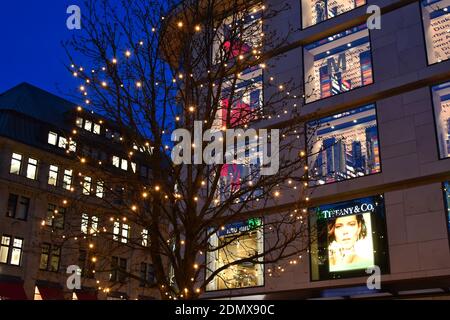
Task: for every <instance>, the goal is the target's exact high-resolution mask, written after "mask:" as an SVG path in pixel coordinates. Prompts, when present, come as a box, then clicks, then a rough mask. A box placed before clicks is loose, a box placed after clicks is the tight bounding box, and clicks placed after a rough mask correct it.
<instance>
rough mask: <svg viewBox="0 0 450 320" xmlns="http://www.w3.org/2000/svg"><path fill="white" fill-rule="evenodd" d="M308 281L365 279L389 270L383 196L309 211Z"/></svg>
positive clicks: (334, 204) (324, 206)
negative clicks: (372, 269) (370, 270)
mask: <svg viewBox="0 0 450 320" xmlns="http://www.w3.org/2000/svg"><path fill="white" fill-rule="evenodd" d="M309 225H310V233H311V239H312V243H311V248H310V256H311V259H310V263H311V279H312V280H327V279H338V278H346V277H354V276H366V275H367V274H366V269H367V268H368V267H372V266H374V265H377V266H379V267H380V269H381V272H382V273H386V272H388V271H389V267H388V251H387V248H388V246H387V239H386V222H385V211H384V199H383V196H382V195H379V196H373V197H367V198H361V199H354V200H350V201H344V202H339V203H333V204H328V205H323V206H320V207H316V208H312V209H310V224H309Z"/></svg>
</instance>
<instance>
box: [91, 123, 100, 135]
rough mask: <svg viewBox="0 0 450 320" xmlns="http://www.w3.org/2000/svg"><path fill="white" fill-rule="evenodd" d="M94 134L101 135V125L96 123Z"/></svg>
mask: <svg viewBox="0 0 450 320" xmlns="http://www.w3.org/2000/svg"><path fill="white" fill-rule="evenodd" d="M92 133H95V134H100V125H99V124H96V123H94V126H93V130H92Z"/></svg>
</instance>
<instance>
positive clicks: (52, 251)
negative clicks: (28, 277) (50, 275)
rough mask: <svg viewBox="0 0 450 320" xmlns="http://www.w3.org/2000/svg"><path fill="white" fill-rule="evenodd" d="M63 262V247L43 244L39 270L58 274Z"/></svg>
mask: <svg viewBox="0 0 450 320" xmlns="http://www.w3.org/2000/svg"><path fill="white" fill-rule="evenodd" d="M60 261H61V247H59V246H55V245H53V246H52V245H50V244H48V243H43V244H42V246H41V259H40V262H39V269H40V270H44V271H51V272H58V271H59V264H60Z"/></svg>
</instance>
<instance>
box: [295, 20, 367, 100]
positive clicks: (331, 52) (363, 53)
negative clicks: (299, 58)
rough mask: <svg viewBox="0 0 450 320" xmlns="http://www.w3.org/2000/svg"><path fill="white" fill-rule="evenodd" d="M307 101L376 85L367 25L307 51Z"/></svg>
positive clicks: (304, 55) (326, 39)
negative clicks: (372, 84)
mask: <svg viewBox="0 0 450 320" xmlns="http://www.w3.org/2000/svg"><path fill="white" fill-rule="evenodd" d="M303 62H304V64H303V65H304V74H305V77H304V81H305V101H306V103H309V102H313V101H316V100H319V99H323V98H326V97H331V96H334V95H336V94H339V93H342V92H346V91H350V90H353V89H356V88H359V87H363V86H366V85H369V84H371V83H373V75H372V54H371V51H370V38H369V30H368V29H367V27H366V25H361V26H358V27H354V28H352V29H349V30H346V31H344V32H341V33H338V34H335V35H333V36H330V37H328V38H325V39H322V40H319V41H316V42H314V43H311V44H309V45H306V46H305V47H304V52H303Z"/></svg>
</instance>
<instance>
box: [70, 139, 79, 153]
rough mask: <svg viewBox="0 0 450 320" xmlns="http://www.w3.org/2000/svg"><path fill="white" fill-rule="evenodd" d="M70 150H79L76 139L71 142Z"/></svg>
mask: <svg viewBox="0 0 450 320" xmlns="http://www.w3.org/2000/svg"><path fill="white" fill-rule="evenodd" d="M69 151H70V152H76V151H77V143H76V142H75V141H72V140H71V141H70V142H69Z"/></svg>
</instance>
